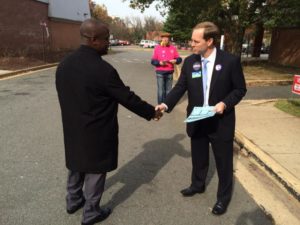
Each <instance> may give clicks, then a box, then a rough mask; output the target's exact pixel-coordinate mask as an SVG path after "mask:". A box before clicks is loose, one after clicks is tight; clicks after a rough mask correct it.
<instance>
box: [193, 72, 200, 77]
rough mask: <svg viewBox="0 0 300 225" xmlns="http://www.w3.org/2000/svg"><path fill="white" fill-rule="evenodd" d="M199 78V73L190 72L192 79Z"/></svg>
mask: <svg viewBox="0 0 300 225" xmlns="http://www.w3.org/2000/svg"><path fill="white" fill-rule="evenodd" d="M200 77H201V72H200V71H198V72H192V78H200Z"/></svg>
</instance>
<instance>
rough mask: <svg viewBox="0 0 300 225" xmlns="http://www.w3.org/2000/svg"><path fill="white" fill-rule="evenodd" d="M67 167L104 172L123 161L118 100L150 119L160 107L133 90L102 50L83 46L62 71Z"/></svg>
mask: <svg viewBox="0 0 300 225" xmlns="http://www.w3.org/2000/svg"><path fill="white" fill-rule="evenodd" d="M56 89H57V93H58V98H59V103H60V107H61V115H62V122H63V133H64V143H65V157H66V167H67V168H68V169H70V170H72V171H78V172H85V173H104V172H109V171H111V170H114V169H115V168H117V163H118V119H117V113H118V103H120V104H121V105H123V106H124V107H126V108H127V109H129V110H131V111H132V112H134V113H136V114H138V115H139V116H141V117H144V118H145V119H147V120H150V119H151V118H153V116H154V114H155V110H154V107H153V106H152V105H149V104H148V103H146V102H145V101H143V100H141V99H140V98H139V97H138V96H137V95H135V94H134V92H132V91H130V89H129V88H128V87H126V86H125V85H124V83H123V82H122V80H121V79H120V77H119V75H118V73H117V71H116V70H115V69H114V68H113V67H112V66H111V65H110V64H109V63H107V62H106V61H104V60H103V59H102V58H101V55H100V54H99V53H98V52H97V51H96V50H94V49H93V48H90V47H88V46H81V47H80V48H79V49H78V50H76V51H75V52H74V53H72V54H70V55H69V56H67V57H66V58H65V59H64V60H63V61H62V62H61V63H60V64H59V66H58V68H57V71H56Z"/></svg>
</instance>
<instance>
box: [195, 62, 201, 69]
mask: <svg viewBox="0 0 300 225" xmlns="http://www.w3.org/2000/svg"><path fill="white" fill-rule="evenodd" d="M200 68H201V64H200V63H199V62H195V63H194V64H193V69H194V70H195V71H198V70H200Z"/></svg>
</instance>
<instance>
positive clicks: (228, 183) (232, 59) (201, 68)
mask: <svg viewBox="0 0 300 225" xmlns="http://www.w3.org/2000/svg"><path fill="white" fill-rule="evenodd" d="M218 35H219V29H218V27H217V26H216V25H215V24H213V23H211V22H203V23H200V24H198V25H196V27H195V28H194V29H193V34H192V40H191V41H192V49H193V53H194V54H193V55H190V56H189V57H187V58H186V59H185V61H184V64H183V66H182V71H181V75H180V78H179V80H178V82H177V84H176V85H175V87H174V88H173V89H172V90H171V92H170V93H169V94H168V96H167V98H166V101H165V102H164V103H163V104H161V105H158V106H157V107H156V108H157V109H159V110H162V111H164V110H166V111H171V110H172V109H173V108H174V107H175V105H176V103H177V102H178V101H179V99H180V98H181V97H182V95H183V94H184V93H185V91H187V92H188V106H187V115H190V113H191V112H192V110H193V108H194V107H195V106H214V110H215V111H216V115H215V116H214V117H211V118H207V119H204V120H199V121H196V122H192V123H188V124H187V133H188V135H189V137H190V138H191V152H192V182H191V185H190V186H189V187H188V188H186V189H183V190H182V191H181V193H182V195H183V196H185V197H186V196H193V195H194V194H196V193H203V192H204V191H205V180H206V176H207V172H208V166H209V165H208V164H209V154H208V153H209V144H211V146H212V150H213V153H214V157H215V161H216V167H217V172H218V177H219V185H218V193H217V202H216V204H215V205H214V207H213V210H212V213H213V214H215V215H221V214H223V213H225V212H226V209H227V206H228V204H229V202H230V200H231V195H232V177H233V138H234V130H235V110H234V106H235V105H236V104H238V102H239V101H240V100H241V99H242V98H243V96H244V95H245V94H246V91H247V90H246V84H245V78H244V74H243V71H242V67H241V63H240V58H239V57H236V56H233V55H231V54H229V53H226V52H224V51H221V50H219V49H217V48H216V47H215V44H216V43H215V42H216V39H217V38H218Z"/></svg>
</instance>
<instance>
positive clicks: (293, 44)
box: [269, 27, 300, 68]
mask: <svg viewBox="0 0 300 225" xmlns="http://www.w3.org/2000/svg"><path fill="white" fill-rule="evenodd" d="M269 61H270V62H273V63H276V64H281V65H287V66H295V67H299V68H300V28H299V27H298V28H276V29H274V30H273V33H272V41H271V48H270V55H269Z"/></svg>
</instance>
